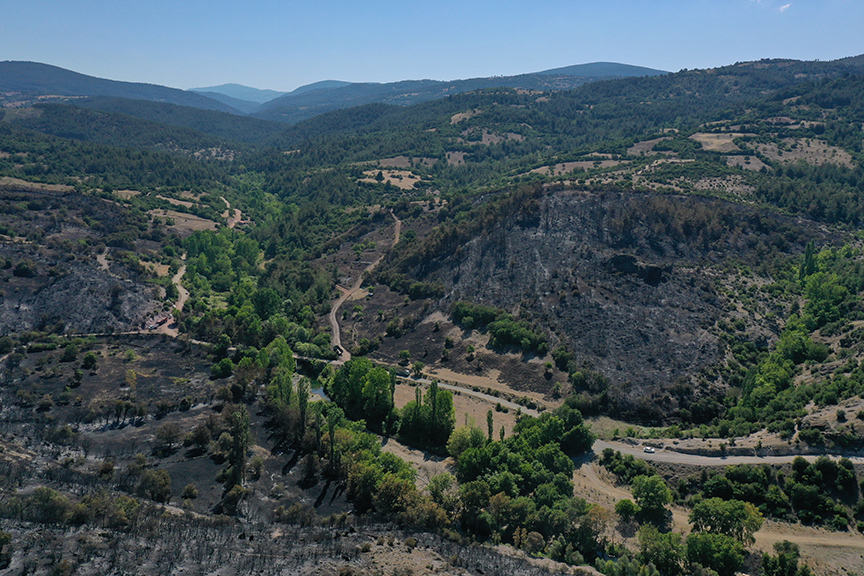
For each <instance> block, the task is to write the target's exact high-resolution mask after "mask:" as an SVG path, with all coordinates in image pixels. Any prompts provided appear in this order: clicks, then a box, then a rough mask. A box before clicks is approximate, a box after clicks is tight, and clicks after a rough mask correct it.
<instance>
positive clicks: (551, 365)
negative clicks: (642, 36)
mask: <svg viewBox="0 0 864 576" xmlns="http://www.w3.org/2000/svg"><path fill="white" fill-rule="evenodd" d="M862 62H864V60H862V58H861V57H860V56H859V57H854V58H847V59H842V60H836V61H823V62H802V61H792V60H766V61H762V62H760V63H758V64H759V65H758V66H756V65H754V64H753V63H747V62H744V63H738V64H735V65H730V66H725V67H721V68H716V69H711V70H689V71H688V70H685V71H681V72H678V73H674V74H662V75H657V74H649V75H645V76H633V77H624V78H615V79H604V80H601V79H594V80H592V81H591V82H587V81H584V80H585V78H584V77H576V76H572V77H570V76H567V74H564V73H560V72H559V73H556V74H557V75H556V74H551V75H546V76H544V78H540V79H538V78H535V77H532V78H522V79H521V80H520V81H519V83H518V85H514V86H510V85H509V84H508V83H507V82H508V80H506V79H502V80H499V83H498V84H493V83H492V80H491V79H484V80H483V81H482V82H479V81H478V82H475V83H473V84H472V83H468V84H466V85H465V90H464V91H462V90H461V89H460V90H459V91H454V92H453V94H452V95H448V96H447V97H445V98H437V97H435V96H434V95H435V94H437V92H436V90H439V89H440V86H437V85H431V84H430V85H428V86H426V85H423V86H420V85H412V87H411V89H412V90H414V89H416V90H417V94H415V95H414V96H411V97H410V98H409V97H407V96H400V95H399V94H397V93H396V92H391V93H389V96H387V98H388V99H386V100H384V101H380V100H375V99H372V100H368V101H367V100H363V102H360V101H359V100H357V101H355V99H357V98H360V96H359V95H358V94H360V93H363V94H365V96H363V98H367V97H368V96H369V94H370V93H372V92H375V93H378V91H379V89H384V87H385V86H389V85H381V86H378V87H375V88H374V90H373V89H372V88H370V87H369V86H367V87H366V88H365V89H364V90H365V92H364V91H363V90H361V89H360V87H361V85H353V84H352V85H347V86H346V85H338V86H330V87H328V88H326V89H327V90H335V91H342V92H339V94H341V96H339V98H338V99H337V100H339V102H342V103H343V104H344V106H342V105H341V104H340V105H338V106H337V105H335V104H334V102H335V100H334V101H332V102H331V103H330V104H327V105H323V104H322V106H324V108H326V110H324V108H322V109H320V110H317V111H316V110H315V108H314V106H310V107H309V108H303V110H304V111H302V112H297V111H288V110H287V109H282V111H281V112H280V111H279V110H280V109H279V108H277V107H275V106H273V107H271V108H270V110H271V111H270V112H268V114H267V115H259V116H260V117H258V118H253V117H250V116H248V115H242V114H238V113H236V112H237V111H236V110H234V111H233V112H232V111H231V110H229V109H228V108H230V101H229V100H230V98H229V99H223V100H225V101H224V102H223V101H219V102H218V105H215V104H214V105H212V106H211V105H210V104H207V106H204V105H203V104H202V103H204V102H205V101H204V100H199V98H201V99H208V98H207V96H206V92H207V91H206V90H204V92H203V93H202V94H203V95H202V94H194V95H193V94H192V93H191V92H190V93H183V94H177V93H176V92H170V90H169V89H165V90H169V91H167V92H166V91H160V90H157V88H158V87H150V88H146V90H145V89H144V88H141V90H142V92H140V93H138V96H137V97H135V98H133V97H131V96H133V94H130V93H128V92H126V90H128V89H129V86H124V85H123V83H105V82H107V81H99V82H97V80H98V79H91V80H87V81H86V82H85V81H84V80H82V79H81V78H77V77H75V78H76V79H77V80H76V82H78V81H80V83H77V84H74V83H70V84H68V85H67V87H66V88H64V89H63V90H60V89H58V88H57V85H51V90H50V95H52V96H51V98H47V99H46V98H43V97H42V96H47V94H41V93H39V92H38V90H39V88H38V86H40V84H38V82H36V83H33V82H35V80H33V82H31V83H30V84H26V86H25V84H24V83H23V80H21V76H20V74H22V73H23V72H21V70H23V68H22V69H21V70H18V71H16V75H15V76H14V77H13V75H7V76H6V77H5V78H4V79H3V82H7V83H8V82H11V81H13V80H15V79H16V78H17V79H18V80H17V81H19V82H22V84H20V86H19V87H18V88H16V89H15V90H12V89H11V88H10V89H9V90H8V91H7V92H5V93H4V94H5V95H4V100H3V102H4V103H5V105H7V106H6V107H5V108H3V109H2V117H0V178H2V180H0V365H2V366H3V370H2V371H0V564H3V566H4V568H8V569H10V570H11V571H12V573H16V574H18V573H21V574H23V573H39V574H48V573H51V574H102V573H132V572H134V573H147V574H151V573H152V574H179V573H200V574H211V573H212V574H215V573H219V574H241V573H243V574H245V573H253V572H254V573H263V574H282V573H298V574H364V573H377V574H410V573H433V572H434V573H443V574H485V573H489V570H492V571H493V573H502V574H505V573H506V574H541V573H549V572H550V571H551V572H560V573H572V574H577V573H580V574H584V573H602V574H607V575H608V576H618V575H619V574H620V575H622V576H623V575H625V574H627V575H629V574H637V573H639V574H641V573H645V574H655V573H657V572H656V570H658V569H659V570H660V571H661V572H662V573H664V574H665V573H668V574H676V575H677V574H710V573H716V574H720V575H721V576H725V575H726V574H730V575H731V574H733V573H735V572H744V573H751V574H762V573H765V574H768V572H767V571H766V570H770V566H771V562H774V561H775V560H772V558H779V557H780V556H782V555H783V554H792V552H791V551H792V550H793V545H794V546H797V548H794V550H796V552H795V554H794V561H795V563H796V565H797V562H798V560H799V559H800V560H801V561H802V562H804V563H806V564H807V566H809V570H812V571H813V573H816V574H834V573H839V572H840V570H845V573H847V574H855V573H862V572H864V565H862V563H861V559H860V555H861V553H862V552H864V537H862V536H861V531H862V530H864V500H862V498H861V490H862V486H864V484H862V483H861V479H862V478H864V476H862V474H864V463H862V462H864V460H862V458H864V453H862V452H861V450H862V449H864V442H862V434H864V425H862V423H861V420H864V400H862V397H864V343H862V334H864V332H862V322H864V307H862V300H861V295H862V292H864V258H862V250H864V247H862V245H861V234H860V227H861V225H862V222H864V205H862V202H861V197H862V196H861V190H862V186H864V178H862V173H861V163H862V161H864V151H862V142H864V133H862V126H864V116H862V109H861V105H860V98H858V97H857V96H858V95H859V94H860V91H861V89H862V76H861V74H862V73H864V64H862ZM7 64H8V63H4V65H7ZM47 72H48V71H46V70H44V69H41V72H40V74H42V76H40V78H42V79H44V78H45V77H47V76H45V74H47ZM52 73H53V72H52ZM535 76H536V75H535ZM565 76H567V78H564V77H565ZM621 76H629V75H627V74H622V75H621ZM70 78H71V77H70ZM568 78H569V79H568ZM578 78H581V79H578ZM466 82H468V81H466ZM475 84H476V85H475ZM82 86H83V87H84V88H86V90H84V88H82ZM25 87H27V90H30V92H25V91H24V88H25ZM421 88H422V89H421ZM386 89H387V90H390V89H393V90H395V88H394V87H392V86H390V87H388V88H386ZM64 90H65V91H64ZM81 90H84V92H86V93H80V94H79V93H78V92H80V91H81ZM76 91H78V92H76ZM358 91H359V92H358ZM177 92H180V91H177ZM315 92H317V91H301V92H298V93H297V94H294V96H293V97H292V98H293V100H292V98H288V97H287V96H290V94H289V95H287V96H280V98H279V99H282V100H283V102H285V101H294V102H301V103H303V102H306V103H307V104H308V103H309V102H312V100H313V99H314V98H319V97H320V96H321V94H320V93H319V94H315ZM457 92H458V93H457ZM184 94H185V95H184ZM304 94H305V96H304ZM154 95H155V96H154ZM330 95H331V96H333V95H334V93H330ZM361 95H362V94H361ZM13 96H14V98H17V100H15V101H14V102H12V100H10V99H11V98H13ZM54 96H58V97H57V98H55V97H54ZM160 98H161V99H163V100H164V101H162V102H160V101H157V100H158V99H160ZM169 98H173V99H175V100H176V101H169V100H168V99H169ZM286 98H287V99H286ZM376 98H377V97H376ZM196 102H197V103H198V104H199V105H200V106H198V107H196V106H192V104H195V103H196ZM358 103H361V104H363V105H361V106H356V107H353V106H349V104H358ZM394 103H395V104H394ZM247 104H248V103H247ZM317 105H318V104H316V106H317ZM202 106H203V107H204V108H207V109H201V107H202ZM244 106H245V107H246V108H247V109H248V110H252V108H251V107H249V106H246V105H245V104H244ZM313 112H315V113H314V114H313ZM319 112H320V113H319ZM292 114H293V115H294V116H291V115H292ZM297 114H299V115H300V116H303V118H302V119H301V118H300V116H297ZM279 115H282V118H281V120H282V121H285V120H286V119H288V118H289V117H290V118H292V120H291V122H292V124H291V125H288V124H285V123H283V124H279V123H276V122H272V121H270V120H268V119H267V118H275V117H276V116H279ZM306 115H308V117H306ZM301 120H302V121H301ZM313 391H314V393H313ZM646 447H650V448H653V449H654V452H650V451H649V452H646V451H645V449H646ZM826 456H830V458H829V457H826ZM756 486H761V488H760V489H757V488H755V487H756ZM766 487H767V488H766ZM705 514H707V515H712V514H713V515H715V516H716V517H719V515H721V514H729V515H735V517H734V518H733V519H731V520H730V519H728V518H727V519H725V520H723V522H727V523H728V525H727V524H723V523H722V522H720V521H719V520H717V518H716V517H714V519H713V520H712V521H713V522H714V523H713V524H712V523H711V522H712V521H707V520H705V519H704V518H703V517H702V516H700V515H705ZM784 541H786V542H789V543H790V544H789V545H788V546H787V548H788V549H786V548H782V546H781V547H780V548H775V544H778V543H782V542H784ZM142 542H146V543H147V544H146V545H142V544H141V543H142ZM783 546H786V545H785V544H783ZM784 550H785V552H784ZM763 555H768V556H767V557H768V560H763ZM775 555H778V556H775ZM791 557H792V556H789V558H791ZM784 558H785V557H784ZM776 561H777V562H779V561H780V560H776ZM784 561H786V560H784ZM766 566H768V568H765V567H766ZM223 567H224V570H223ZM651 570H654V571H655V572H651ZM709 570H710V571H713V572H710V571H709ZM802 570H804V569H803V568H802ZM798 573H799V574H801V575H802V576H803V574H805V572H798ZM769 576H771V575H770V574H769Z"/></svg>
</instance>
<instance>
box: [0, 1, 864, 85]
mask: <svg viewBox="0 0 864 576" xmlns="http://www.w3.org/2000/svg"><path fill="white" fill-rule="evenodd" d="M0 13H2V14H3V16H2V18H0V60H33V61H38V62H44V63H47V64H53V65H56V66H61V67H63V68H69V69H71V70H75V71H77V72H82V73H85V74H90V75H93V76H99V77H103V78H111V79H114V80H127V81H139V82H151V83H155V84H164V85H167V86H173V87H176V88H191V87H196V86H212V85H216V84H222V83H226V82H236V83H240V84H246V85H248V86H254V87H257V88H271V89H275V90H291V89H294V88H296V87H298V86H301V85H304V84H308V83H311V82H316V81H318V80H327V79H337V80H347V81H353V82H362V81H369V82H390V81H397V80H405V79H420V78H432V79H436V80H450V79H457V78H471V77H476V76H493V75H510V74H520V73H525V72H536V71H540V70H545V69H548V68H557V67H560V66H569V65H571V64H581V63H585V62H596V61H612V62H624V63H628V64H636V65H641V66H649V67H652V68H660V69H663V70H670V71H677V70H680V69H682V68H708V67H712V66H720V65H724V64H731V63H734V62H736V61H744V60H757V59H760V58H798V59H805V60H813V59H817V58H818V59H821V60H831V59H835V58H841V57H844V56H854V55H858V54H861V53H864V33H862V25H864V1H862V0H642V1H636V0H569V1H565V0H554V1H544V0H534V1H533V2H530V3H529V2H526V1H512V0H497V1H495V0H461V1H451V0H437V1H434V2H433V1H426V0H422V1H412V0H400V1H398V2H397V1H391V0H380V1H363V0H341V1H331V0H318V1H316V0H307V1H304V2H295V1H293V0H283V1H278V0H272V1H256V0H248V1H244V2H238V1H237V0H234V1H231V2H228V1H224V0H209V1H206V2H205V1H202V0H171V1H165V0H150V1H147V2H144V1H136V2H130V1H126V0H111V1H104V0H0Z"/></svg>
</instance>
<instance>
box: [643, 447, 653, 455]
mask: <svg viewBox="0 0 864 576" xmlns="http://www.w3.org/2000/svg"><path fill="white" fill-rule="evenodd" d="M642 451H643V452H645V453H647V454H654V447H653V446H645V448H643V449H642Z"/></svg>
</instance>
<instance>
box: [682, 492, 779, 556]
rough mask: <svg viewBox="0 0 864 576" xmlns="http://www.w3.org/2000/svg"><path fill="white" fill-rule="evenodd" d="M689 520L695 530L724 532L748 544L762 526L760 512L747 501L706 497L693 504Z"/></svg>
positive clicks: (752, 540) (715, 532)
mask: <svg viewBox="0 0 864 576" xmlns="http://www.w3.org/2000/svg"><path fill="white" fill-rule="evenodd" d="M690 522H691V523H692V524H693V530H694V531H696V532H710V533H713V534H724V535H726V536H731V537H732V538H735V539H736V540H738V541H739V542H741V543H742V544H745V545H749V544H752V543H753V542H754V539H753V534H754V533H755V532H756V531H757V530H759V528H760V527H761V526H762V513H761V512H759V510H758V509H757V508H756V507H755V506H754V505H753V504H751V503H749V502H741V501H740V500H723V499H722V498H708V499H707V500H702V501H701V502H698V503H697V504H696V505H695V506H693V511H692V512H691V513H690Z"/></svg>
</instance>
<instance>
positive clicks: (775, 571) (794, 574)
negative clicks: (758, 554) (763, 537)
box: [762, 540, 813, 576]
mask: <svg viewBox="0 0 864 576" xmlns="http://www.w3.org/2000/svg"><path fill="white" fill-rule="evenodd" d="M774 552H776V553H777V556H771V555H770V554H765V555H763V556H762V569H763V570H764V571H765V576H812V574H813V573H812V572H811V571H810V568H808V567H807V566H799V565H798V558H799V556H800V550H799V549H798V545H797V544H794V543H792V542H789V541H788V540H783V541H782V542H776V543H775V544H774Z"/></svg>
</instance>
